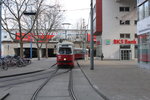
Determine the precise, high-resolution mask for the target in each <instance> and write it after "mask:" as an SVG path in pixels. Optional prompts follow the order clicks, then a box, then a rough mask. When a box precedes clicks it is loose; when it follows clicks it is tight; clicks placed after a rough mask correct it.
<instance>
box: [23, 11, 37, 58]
mask: <svg viewBox="0 0 150 100" xmlns="http://www.w3.org/2000/svg"><path fill="white" fill-rule="evenodd" d="M24 15H27V16H31V15H32V16H33V15H36V12H27V11H25V12H24ZM31 25H32V21H31ZM30 58H31V59H32V36H31V33H30Z"/></svg>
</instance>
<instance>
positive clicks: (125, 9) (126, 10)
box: [119, 7, 130, 12]
mask: <svg viewBox="0 0 150 100" xmlns="http://www.w3.org/2000/svg"><path fill="white" fill-rule="evenodd" d="M119 10H120V12H129V11H130V8H129V7H120V8H119Z"/></svg>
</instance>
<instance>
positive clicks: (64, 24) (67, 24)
mask: <svg viewBox="0 0 150 100" xmlns="http://www.w3.org/2000/svg"><path fill="white" fill-rule="evenodd" d="M62 25H63V26H68V27H69V25H71V24H70V23H62ZM68 27H66V28H65V40H67V29H68Z"/></svg>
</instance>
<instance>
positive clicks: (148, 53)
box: [137, 0, 150, 68]
mask: <svg viewBox="0 0 150 100" xmlns="http://www.w3.org/2000/svg"><path fill="white" fill-rule="evenodd" d="M137 8H138V22H137V34H138V40H139V57H138V62H139V65H140V66H141V67H144V68H150V0H137Z"/></svg>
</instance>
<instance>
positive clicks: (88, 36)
mask: <svg viewBox="0 0 150 100" xmlns="http://www.w3.org/2000/svg"><path fill="white" fill-rule="evenodd" d="M87 40H88V42H90V40H91V34H87ZM93 41H94V42H96V36H93Z"/></svg>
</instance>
